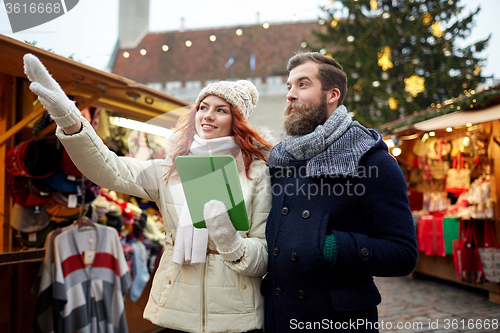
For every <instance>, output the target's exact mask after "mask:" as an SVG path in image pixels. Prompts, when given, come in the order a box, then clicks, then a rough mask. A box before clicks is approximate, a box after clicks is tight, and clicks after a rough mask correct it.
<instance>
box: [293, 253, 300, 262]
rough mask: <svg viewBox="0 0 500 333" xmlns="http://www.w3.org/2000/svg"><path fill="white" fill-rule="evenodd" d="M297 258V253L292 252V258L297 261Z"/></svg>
mask: <svg viewBox="0 0 500 333" xmlns="http://www.w3.org/2000/svg"><path fill="white" fill-rule="evenodd" d="M298 258H299V256H298V255H297V253H295V252H292V260H293V261H297V259H298Z"/></svg>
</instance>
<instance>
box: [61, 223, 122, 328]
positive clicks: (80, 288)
mask: <svg viewBox="0 0 500 333" xmlns="http://www.w3.org/2000/svg"><path fill="white" fill-rule="evenodd" d="M94 251H95V252H94ZM86 257H87V259H88V258H90V257H92V258H93V263H92V264H90V262H88V261H87V263H86ZM54 262H55V269H54V275H55V281H54V284H53V298H54V300H55V301H56V302H57V303H58V304H60V309H61V312H60V316H58V320H60V322H58V323H55V325H54V326H55V328H57V329H56V333H57V332H71V333H72V332H79V333H87V332H108V333H115V332H120V333H121V332H128V329H127V322H126V319H125V300H124V295H125V294H126V293H127V291H128V289H129V288H130V286H131V278H130V273H129V271H128V267H127V263H126V261H125V256H124V254H123V250H122V246H121V244H120V239H119V238H118V233H117V232H116V230H115V229H113V228H110V227H106V226H102V225H99V224H95V228H92V227H90V230H84V229H83V228H72V229H70V230H67V231H65V232H62V233H61V234H60V235H58V236H57V237H56V238H55V240H54ZM58 310H59V309H58Z"/></svg>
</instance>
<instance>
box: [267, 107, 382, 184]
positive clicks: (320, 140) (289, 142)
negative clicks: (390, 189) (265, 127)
mask: <svg viewBox="0 0 500 333" xmlns="http://www.w3.org/2000/svg"><path fill="white" fill-rule="evenodd" d="M380 140H382V137H381V135H380V134H379V133H378V132H377V131H376V130H373V129H367V128H365V127H364V126H362V125H361V124H360V123H358V122H357V121H352V118H351V117H350V116H349V114H348V113H347V109H346V108H345V106H343V105H340V106H339V107H337V109H335V111H334V112H333V113H332V115H331V116H330V117H329V118H328V119H327V121H326V122H325V123H324V124H323V125H318V126H317V127H316V129H315V130H314V131H313V132H311V133H309V134H306V135H301V136H292V135H288V134H286V133H285V135H284V136H283V141H282V142H280V143H279V144H278V145H276V146H275V147H274V148H273V150H272V151H271V155H270V156H269V160H268V161H267V165H268V166H270V167H287V166H288V165H289V163H290V161H291V160H308V161H307V166H306V177H313V176H325V175H330V176H333V175H342V176H357V175H358V168H359V162H360V160H361V158H362V157H363V155H364V154H365V153H366V152H367V151H368V150H370V148H372V147H373V146H375V145H377V144H378V143H379V142H380Z"/></svg>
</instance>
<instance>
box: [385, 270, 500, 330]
mask: <svg viewBox="0 0 500 333" xmlns="http://www.w3.org/2000/svg"><path fill="white" fill-rule="evenodd" d="M375 283H376V284H377V286H378V288H379V290H380V294H381V295H382V303H381V304H380V305H379V307H378V310H379V324H380V325H381V326H380V333H382V332H432V333H441V332H500V305H499V304H494V303H492V302H490V301H488V294H487V293H486V292H484V291H478V290H476V289H471V288H466V287H464V286H461V285H457V284H452V283H451V282H445V281H443V280H437V279H432V278H428V277H425V276H421V275H419V276H418V278H409V277H398V278H375ZM382 321H383V322H382ZM398 323H399V325H400V328H397V327H396V326H397V325H398ZM401 325H402V326H401ZM391 326H392V328H391Z"/></svg>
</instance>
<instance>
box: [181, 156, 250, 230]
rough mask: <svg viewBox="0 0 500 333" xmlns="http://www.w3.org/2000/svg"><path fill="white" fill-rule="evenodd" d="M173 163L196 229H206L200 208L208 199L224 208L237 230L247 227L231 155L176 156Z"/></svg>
mask: <svg viewBox="0 0 500 333" xmlns="http://www.w3.org/2000/svg"><path fill="white" fill-rule="evenodd" d="M175 162H176V163H177V170H178V172H179V176H180V178H181V182H182V188H183V190H184V195H185V197H186V201H187V205H188V209H189V213H190V214H191V219H192V221H193V225H194V226H195V227H196V228H206V224H205V218H204V217H203V209H204V206H205V204H206V203H207V202H209V201H210V200H219V201H221V202H223V203H224V204H225V205H226V207H227V209H228V214H229V217H230V219H231V222H232V223H233V225H234V227H235V228H236V230H241V231H244V230H248V229H249V228H250V223H249V221H248V215H247V209H246V207H245V201H244V199H243V191H242V189H241V183H240V178H239V175H238V167H237V166H236V160H235V159H234V157H233V156H232V155H203V156H200V155H196V156H192V155H191V156H178V157H177V158H176V159H175Z"/></svg>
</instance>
